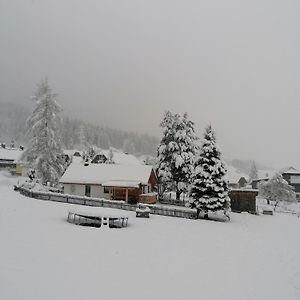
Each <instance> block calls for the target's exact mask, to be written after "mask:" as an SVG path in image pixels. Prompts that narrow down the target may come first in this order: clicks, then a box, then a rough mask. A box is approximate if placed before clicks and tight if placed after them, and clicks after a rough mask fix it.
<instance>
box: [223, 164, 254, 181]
mask: <svg viewBox="0 0 300 300" xmlns="http://www.w3.org/2000/svg"><path fill="white" fill-rule="evenodd" d="M226 169H227V173H226V175H225V179H226V180H228V182H229V183H238V182H239V180H240V179H241V178H242V177H244V178H245V179H246V180H247V179H248V177H249V176H248V175H247V174H245V173H242V172H239V171H238V170H237V169H236V168H235V167H233V166H228V165H227V166H226Z"/></svg>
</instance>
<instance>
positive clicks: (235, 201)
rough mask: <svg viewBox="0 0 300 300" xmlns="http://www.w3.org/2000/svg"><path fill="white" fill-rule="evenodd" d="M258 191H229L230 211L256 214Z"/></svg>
mask: <svg viewBox="0 0 300 300" xmlns="http://www.w3.org/2000/svg"><path fill="white" fill-rule="evenodd" d="M257 195H258V190H251V189H248V190H247V189H233V190H230V191H229V198H230V205H231V211H233V212H249V213H251V214H256V196H257Z"/></svg>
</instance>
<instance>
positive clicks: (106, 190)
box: [104, 186, 109, 194]
mask: <svg viewBox="0 0 300 300" xmlns="http://www.w3.org/2000/svg"><path fill="white" fill-rule="evenodd" d="M104 194H109V188H108V187H107V186H105V187H104Z"/></svg>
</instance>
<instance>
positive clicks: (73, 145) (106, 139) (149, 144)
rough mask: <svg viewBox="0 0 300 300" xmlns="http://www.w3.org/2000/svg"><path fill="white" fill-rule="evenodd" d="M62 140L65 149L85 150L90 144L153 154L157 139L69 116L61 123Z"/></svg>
mask: <svg viewBox="0 0 300 300" xmlns="http://www.w3.org/2000/svg"><path fill="white" fill-rule="evenodd" d="M61 136H62V142H63V145H64V147H65V148H67V149H79V150H85V149H87V148H89V147H91V146H96V147H99V148H102V149H109V148H110V147H113V148H117V149H122V150H123V151H125V152H128V153H130V154H137V155H139V154H146V155H153V156H154V155H155V152H156V145H157V143H158V139H157V138H156V137H153V136H150V135H147V134H138V133H133V132H126V131H123V130H118V129H112V128H107V127H105V128H104V127H100V126H98V125H94V124H90V123H86V122H83V121H79V120H72V119H70V118H63V119H62V124H61Z"/></svg>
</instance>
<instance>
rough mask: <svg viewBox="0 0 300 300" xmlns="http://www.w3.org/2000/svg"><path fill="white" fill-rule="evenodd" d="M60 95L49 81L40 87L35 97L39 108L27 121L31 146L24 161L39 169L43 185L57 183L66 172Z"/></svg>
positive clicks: (38, 86)
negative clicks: (59, 121) (54, 92)
mask: <svg viewBox="0 0 300 300" xmlns="http://www.w3.org/2000/svg"><path fill="white" fill-rule="evenodd" d="M56 97H57V95H56V94H53V93H52V90H51V88H50V86H49V84H48V81H47V80H46V79H45V80H43V81H41V82H40V83H39V84H38V85H37V90H36V92H35V95H34V97H33V100H34V101H35V102H36V107H35V109H34V111H33V113H32V115H31V116H30V117H29V119H28V120H27V126H28V132H27V136H28V138H29V143H28V147H27V149H26V151H25V152H24V154H23V160H24V161H25V162H27V164H28V165H29V166H30V167H31V168H33V169H35V170H36V173H37V178H39V179H40V180H41V182H42V183H43V184H45V183H47V182H50V183H51V184H55V183H57V182H58V180H59V179H60V177H61V174H62V172H63V170H64V159H63V152H62V147H61V142H60V138H59V136H60V135H59V131H58V126H57V122H58V114H59V112H60V111H61V108H60V106H59V105H58V104H57V102H56Z"/></svg>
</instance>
